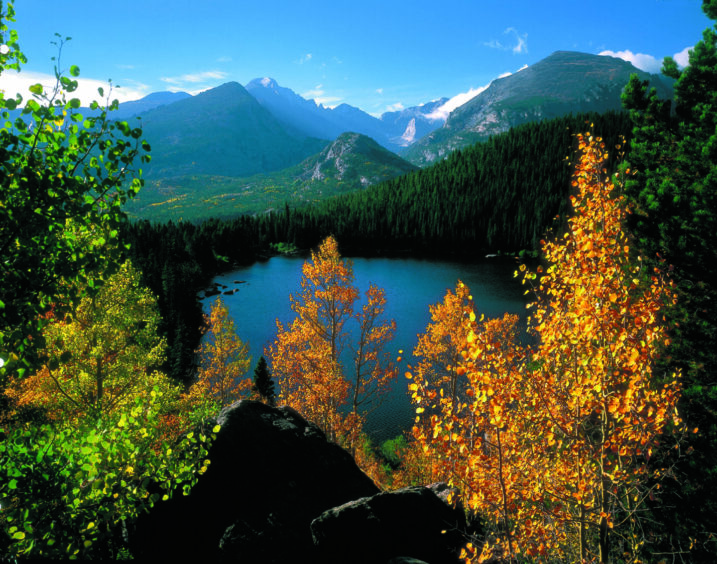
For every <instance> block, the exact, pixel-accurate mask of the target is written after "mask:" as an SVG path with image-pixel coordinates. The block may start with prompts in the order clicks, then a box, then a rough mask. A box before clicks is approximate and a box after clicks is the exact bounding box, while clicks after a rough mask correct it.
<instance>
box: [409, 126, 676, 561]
mask: <svg viewBox="0 0 717 564" xmlns="http://www.w3.org/2000/svg"><path fill="white" fill-rule="evenodd" d="M578 147H579V152H580V160H579V163H578V164H577V167H576V171H575V176H574V186H575V188H576V194H575V195H574V196H573V197H572V205H573V208H574V215H573V217H571V218H570V220H569V222H568V232H567V233H566V234H565V235H564V236H563V237H559V238H557V239H556V240H554V241H550V242H544V243H543V254H544V257H545V260H546V262H547V263H548V265H549V266H548V267H547V269H545V270H544V271H539V272H537V273H530V272H525V271H526V269H525V268H523V267H521V269H520V270H521V271H524V272H525V274H524V281H525V283H527V284H529V285H535V286H534V287H535V289H536V290H537V300H536V301H535V303H534V304H532V307H531V311H532V318H531V320H530V326H531V328H532V330H533V331H534V333H535V336H536V339H537V344H536V345H535V346H534V347H532V348H531V349H529V350H526V349H524V348H523V347H522V346H520V345H519V344H518V342H517V340H516V336H517V332H516V320H511V319H510V318H508V317H505V318H504V319H502V320H487V321H482V320H481V321H480V322H476V317H475V315H474V314H472V304H468V303H466V304H465V305H464V306H463V307H458V306H457V305H456V302H455V300H454V299H453V297H452V296H451V294H450V293H449V294H448V295H447V296H446V300H445V302H444V304H443V305H442V306H437V307H434V308H432V309H431V312H432V315H433V326H431V325H429V328H428V330H427V332H426V335H425V336H423V337H422V341H420V342H419V343H423V340H425V344H419V347H417V351H416V352H417V353H419V354H420V355H423V356H425V355H426V353H427V352H429V351H431V350H433V351H437V352H438V351H441V350H443V349H442V348H441V347H445V346H446V345H445V344H442V343H446V344H447V343H448V342H449V341H447V340H446V339H445V337H443V335H449V334H451V333H449V332H448V331H444V332H443V333H441V332H438V331H437V330H436V329H437V328H439V327H441V326H445V327H449V326H450V327H453V330H452V333H453V334H455V335H457V336H458V338H457V339H456V340H455V341H457V342H451V343H450V348H449V350H451V351H452V352H453V355H458V357H457V358H456V359H455V360H454V359H450V361H449V360H448V358H447V357H446V360H444V361H443V362H442V363H441V365H442V367H443V370H444V372H445V374H446V376H445V377H442V378H435V377H431V372H430V371H428V370H427V369H425V368H424V367H423V366H422V365H421V364H419V365H418V366H417V367H416V369H415V373H414V375H413V377H412V383H411V384H410V386H409V392H410V393H411V396H412V401H413V402H414V403H415V404H416V405H417V413H419V415H418V417H417V424H416V426H415V427H414V435H415V436H416V438H417V440H418V441H419V442H420V443H421V444H422V446H423V450H424V452H425V453H426V454H427V455H430V456H433V457H434V458H435V459H437V460H438V462H439V468H440V470H439V472H440V473H442V477H443V478H444V479H446V478H447V479H449V480H450V481H451V483H452V484H453V485H454V486H455V487H457V488H458V489H459V490H460V498H461V500H462V501H463V503H464V504H465V505H466V506H467V507H469V508H471V509H473V510H475V511H477V512H479V513H480V514H481V515H483V516H485V517H487V518H488V519H489V520H490V521H491V522H492V523H493V527H494V528H493V530H492V535H491V536H489V538H488V539H487V542H486V543H485V545H484V550H483V556H488V555H489V554H491V551H493V550H494V549H496V550H499V551H500V552H503V553H504V554H507V555H508V556H509V558H511V559H513V558H516V557H517V556H518V555H526V556H528V557H532V558H541V557H542V556H544V555H547V554H549V555H550V556H551V557H552V558H564V559H568V560H574V561H578V560H588V559H600V560H602V561H606V560H607V559H608V558H609V553H610V549H611V545H610V538H611V535H612V533H611V531H612V530H613V529H614V528H616V527H617V525H618V524H619V525H620V534H622V535H623V537H622V538H632V537H631V536H630V535H631V533H630V531H634V530H636V528H637V527H639V525H637V519H638V517H639V511H640V508H641V504H642V503H644V500H645V499H646V497H647V496H648V495H654V492H655V491H656V490H655V485H654V484H655V483H656V478H657V476H658V475H659V474H661V471H660V470H657V471H655V469H654V468H652V467H649V466H648V465H647V461H648V460H649V459H650V455H651V452H652V451H653V449H654V448H655V447H656V445H657V443H658V440H659V437H661V435H662V433H663V432H665V431H666V430H668V429H670V428H674V426H675V425H677V424H679V418H678V417H677V413H676V402H677V398H678V395H679V385H678V384H677V380H676V378H675V377H674V376H673V377H670V378H666V379H664V378H662V379H657V378H655V375H654V373H653V367H654V363H655V359H656V358H657V356H658V355H659V353H660V351H661V349H662V346H663V343H664V342H665V339H666V336H665V327H664V323H663V321H662V313H661V311H662V309H663V307H664V306H665V305H666V304H670V303H672V301H673V300H674V297H673V292H672V290H671V285H670V284H669V282H668V281H667V280H666V279H665V278H664V276H663V275H662V273H660V272H659V271H654V272H649V271H647V270H646V269H645V268H644V267H643V265H642V261H641V260H637V261H633V260H632V258H631V256H630V249H629V244H628V242H627V239H626V235H625V233H624V223H625V217H626V213H627V211H626V207H625V205H624V203H623V200H622V198H621V197H620V196H619V194H618V193H617V189H616V187H615V186H614V185H613V183H612V182H611V181H610V179H609V178H608V177H607V174H606V171H605V168H604V162H605V159H606V152H605V147H604V145H603V143H602V141H601V140H600V139H599V138H594V137H592V136H589V135H579V136H578ZM459 289H460V286H459V288H458V289H457V293H458V291H459ZM449 306H450V307H449ZM440 307H443V308H445V309H446V311H453V312H455V315H456V321H454V322H453V324H452V325H448V322H447V319H448V318H446V320H445V321H441V319H440V318H439V317H438V316H437V313H438V312H440V311H441V309H440ZM461 318H462V321H461ZM461 324H462V325H461ZM461 341H462V342H461ZM419 358H421V357H420V356H419ZM453 375H455V377H458V378H460V379H459V381H462V382H463V386H466V387H467V389H466V392H465V394H464V395H463V396H461V394H460V393H459V394H455V393H454V392H453V391H452V388H455V384H453V383H452V380H451V377H452V376H453ZM660 381H661V382H662V383H658V382H660ZM436 387H438V388H439V389H436ZM458 387H459V388H460V385H459V386H458ZM469 391H470V393H469ZM428 413H431V415H430V417H429V418H426V417H425V416H426V415H427V414H428ZM628 500H629V501H628ZM622 550H624V551H627V553H633V554H635V553H636V552H637V551H638V550H639V545H638V544H629V543H623V545H622Z"/></svg>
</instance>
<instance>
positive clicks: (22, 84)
mask: <svg viewBox="0 0 717 564" xmlns="http://www.w3.org/2000/svg"><path fill="white" fill-rule="evenodd" d="M2 79H3V80H2V90H3V92H4V93H5V96H6V97H9V96H14V95H15V94H18V93H19V94H20V95H21V96H22V98H23V100H24V101H25V102H27V100H30V99H31V98H32V94H30V91H29V88H30V86H32V85H33V84H38V83H40V84H42V85H43V86H44V87H45V91H47V92H49V91H50V90H51V89H52V88H54V86H55V76H54V75H50V74H46V73H39V72H32V71H22V72H19V73H18V72H15V71H5V72H4V73H3V75H2ZM76 80H77V83H78V87H77V90H75V91H74V92H72V93H71V94H68V95H67V98H68V99H69V98H79V99H80V100H81V102H82V105H83V106H89V105H90V104H91V103H92V101H93V100H97V102H99V103H102V102H104V100H103V99H102V98H100V95H99V93H98V92H97V89H98V88H102V89H104V95H105V97H106V96H107V94H108V93H110V87H109V84H108V83H107V82H106V81H103V80H96V79H93V78H82V77H80V78H77V79H76ZM147 94H149V88H148V87H147V86H146V85H144V84H141V83H135V85H134V87H122V86H121V85H120V86H117V85H113V86H112V90H111V96H110V97H111V100H119V102H129V101H130V100H138V99H139V98H142V97H144V96H146V95H147Z"/></svg>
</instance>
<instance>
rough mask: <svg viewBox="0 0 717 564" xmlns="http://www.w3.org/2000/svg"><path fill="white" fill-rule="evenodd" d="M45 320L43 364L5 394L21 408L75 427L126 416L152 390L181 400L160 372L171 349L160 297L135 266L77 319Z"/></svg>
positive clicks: (110, 282) (80, 309) (91, 299)
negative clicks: (162, 329)
mask: <svg viewBox="0 0 717 564" xmlns="http://www.w3.org/2000/svg"><path fill="white" fill-rule="evenodd" d="M46 318H47V324H46V326H45V328H44V330H43V336H44V338H45V342H46V346H45V348H44V349H43V350H42V351H41V356H42V358H44V360H45V362H44V365H43V366H42V367H41V368H40V369H39V370H38V371H37V372H36V373H35V374H34V375H32V376H30V377H28V378H26V379H25V380H18V381H15V382H13V385H12V386H10V387H9V388H8V389H7V390H6V393H7V395H8V396H10V397H12V398H13V399H14V400H15V402H16V404H17V406H18V407H20V408H22V407H25V406H32V407H40V408H43V409H44V410H45V411H46V414H47V417H49V418H50V419H54V420H57V421H77V420H78V419H82V418H85V417H89V418H97V417H100V416H104V415H107V414H110V413H112V412H114V411H116V410H121V409H124V408H126V407H128V406H131V405H133V404H134V401H135V399H136V397H137V396H138V395H142V394H148V393H150V392H151V391H152V390H153V389H154V388H157V389H158V390H159V391H161V392H162V393H163V395H164V396H165V397H166V398H170V397H174V398H176V397H177V396H178V392H177V390H175V389H174V388H175V386H174V385H173V384H172V383H171V382H170V380H169V379H168V378H167V377H166V376H165V375H164V374H162V373H160V372H159V371H158V370H157V368H158V367H159V366H160V365H161V364H162V362H163V361H164V358H165V349H166V343H165V341H164V339H162V338H160V337H159V336H158V335H157V327H158V325H159V321H160V318H159V312H158V309H157V304H156V298H155V297H154V296H153V295H152V293H151V292H150V291H149V290H148V289H147V288H145V287H143V286H142V285H141V283H140V273H139V271H138V270H136V269H135V268H134V267H133V266H132V264H131V263H130V262H129V261H127V262H125V263H123V264H122V265H121V266H120V267H119V269H118V271H117V272H116V273H114V274H113V275H111V276H109V277H108V279H107V281H106V282H105V284H104V286H103V287H102V288H101V289H100V290H99V292H98V293H97V294H96V295H95V296H86V297H84V298H83V299H82V300H81V302H80V303H79V305H78V306H77V307H76V309H75V310H74V311H73V312H71V313H66V314H60V313H56V312H55V311H54V310H51V311H50V314H49V315H47V316H46Z"/></svg>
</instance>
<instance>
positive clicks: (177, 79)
mask: <svg viewBox="0 0 717 564" xmlns="http://www.w3.org/2000/svg"><path fill="white" fill-rule="evenodd" d="M226 77H227V73H225V72H224V71H204V72H198V73H189V74H183V75H180V76H164V77H161V78H160V79H159V80H161V81H162V82H166V83H167V84H172V85H174V86H178V85H181V84H186V83H190V84H197V83H199V82H205V81H207V80H221V79H223V78H226Z"/></svg>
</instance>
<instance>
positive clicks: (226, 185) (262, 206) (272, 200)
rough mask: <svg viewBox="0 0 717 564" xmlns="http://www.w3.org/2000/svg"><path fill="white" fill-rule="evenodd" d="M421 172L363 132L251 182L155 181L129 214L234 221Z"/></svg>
mask: <svg viewBox="0 0 717 564" xmlns="http://www.w3.org/2000/svg"><path fill="white" fill-rule="evenodd" d="M414 170H417V167H415V166H413V165H412V164H410V163H409V162H407V161H405V160H403V159H401V158H400V157H399V156H397V155H396V154H394V153H392V152H390V151H388V150H387V149H385V148H383V147H381V146H380V145H379V144H378V143H376V142H375V141H374V140H373V139H371V138H369V137H366V136H364V135H361V134H358V133H350V132H349V133H343V134H341V135H340V136H339V137H338V138H337V139H336V140H335V141H333V142H332V143H330V144H329V145H327V146H326V147H325V148H324V149H323V150H321V151H320V152H319V153H317V154H315V155H312V156H310V157H308V158H307V159H305V160H304V161H302V162H301V163H299V164H297V165H294V166H291V167H288V168H286V169H284V170H281V171H276V172H272V173H269V174H257V175H254V176H250V177H245V178H236V177H230V176H222V175H214V174H196V175H187V176H184V177H181V178H166V179H159V180H149V181H148V182H147V183H146V185H145V187H144V188H143V189H142V191H141V192H140V194H139V196H137V197H136V198H135V199H134V200H132V201H130V202H128V203H127V205H126V206H125V210H126V211H127V212H128V213H129V214H130V215H132V216H134V217H139V218H142V219H150V220H155V221H166V220H169V219H173V220H179V219H182V220H191V221H196V220H203V219H208V218H210V217H223V218H229V217H234V216H237V215H240V214H246V213H262V212H265V211H268V210H271V209H276V208H280V207H283V206H284V205H285V204H286V203H290V204H291V205H292V206H300V205H303V204H307V203H313V202H317V201H320V200H323V199H326V198H328V197H330V196H334V195H336V194H343V193H346V192H352V191H356V190H360V189H362V188H365V187H367V186H370V185H373V184H377V183H380V182H382V181H384V180H387V179H390V178H395V177H397V176H400V175H402V174H405V173H407V172H411V171H414Z"/></svg>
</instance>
